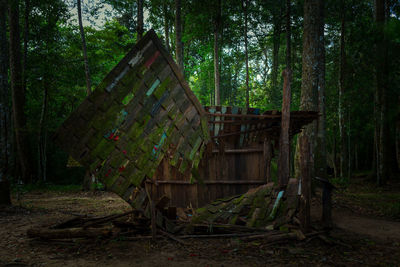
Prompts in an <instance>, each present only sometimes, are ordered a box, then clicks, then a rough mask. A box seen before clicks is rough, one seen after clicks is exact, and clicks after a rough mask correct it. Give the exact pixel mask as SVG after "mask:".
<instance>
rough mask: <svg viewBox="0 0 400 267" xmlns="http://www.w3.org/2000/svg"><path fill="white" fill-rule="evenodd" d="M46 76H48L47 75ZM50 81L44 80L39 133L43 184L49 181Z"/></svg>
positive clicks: (39, 167) (40, 177)
mask: <svg viewBox="0 0 400 267" xmlns="http://www.w3.org/2000/svg"><path fill="white" fill-rule="evenodd" d="M45 76H46V75H45ZM48 82H49V81H48V80H47V79H44V80H43V102H42V111H41V113H40V121H39V133H38V156H39V158H38V177H39V179H40V180H41V181H42V182H46V181H47V176H46V173H47V154H46V147H47V125H46V122H47V105H48V91H49V90H48V87H49V84H48Z"/></svg>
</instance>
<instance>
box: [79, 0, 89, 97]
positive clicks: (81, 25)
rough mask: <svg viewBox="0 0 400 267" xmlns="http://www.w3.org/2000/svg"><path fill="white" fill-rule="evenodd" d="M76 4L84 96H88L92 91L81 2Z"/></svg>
mask: <svg viewBox="0 0 400 267" xmlns="http://www.w3.org/2000/svg"><path fill="white" fill-rule="evenodd" d="M77 4H78V20H79V31H80V33H81V39H82V51H83V61H84V64H85V74H86V94H87V95H90V93H91V92H92V90H91V79H90V70H89V62H88V57H87V50H86V40H85V32H84V30H83V24H82V10H81V0H77Z"/></svg>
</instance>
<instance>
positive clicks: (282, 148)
mask: <svg viewBox="0 0 400 267" xmlns="http://www.w3.org/2000/svg"><path fill="white" fill-rule="evenodd" d="M291 75H292V71H291V70H290V68H286V69H284V70H283V72H282V76H283V101H282V117H281V135H280V138H279V159H278V167H279V169H278V170H279V173H278V184H279V187H280V188H284V187H286V185H287V183H288V181H289V175H290V143H289V128H290V98H291V97H290V79H291Z"/></svg>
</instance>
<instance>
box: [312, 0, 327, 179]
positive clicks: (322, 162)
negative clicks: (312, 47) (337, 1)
mask: <svg viewBox="0 0 400 267" xmlns="http://www.w3.org/2000/svg"><path fill="white" fill-rule="evenodd" d="M320 5H321V6H320V7H319V11H320V15H319V19H320V21H319V31H318V42H319V43H318V110H319V118H318V121H317V141H316V147H315V166H314V168H315V174H316V175H317V176H318V177H323V178H325V177H326V166H327V156H326V123H325V121H326V110H325V39H324V28H325V20H324V13H325V12H324V11H325V5H324V1H321V2H320Z"/></svg>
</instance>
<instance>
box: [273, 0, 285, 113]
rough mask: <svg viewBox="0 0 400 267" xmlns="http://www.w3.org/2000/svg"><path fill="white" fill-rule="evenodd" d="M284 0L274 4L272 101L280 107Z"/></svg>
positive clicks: (275, 106) (276, 106)
mask: <svg viewBox="0 0 400 267" xmlns="http://www.w3.org/2000/svg"><path fill="white" fill-rule="evenodd" d="M281 2H282V1H277V2H276V3H275V4H274V5H273V14H272V21H273V33H272V42H273V48H272V70H271V102H272V104H273V106H274V108H278V106H279V102H280V93H279V88H278V71H279V49H280V45H281V32H282V12H283V8H282V4H281Z"/></svg>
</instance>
